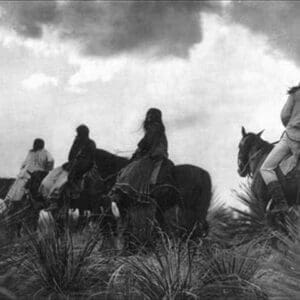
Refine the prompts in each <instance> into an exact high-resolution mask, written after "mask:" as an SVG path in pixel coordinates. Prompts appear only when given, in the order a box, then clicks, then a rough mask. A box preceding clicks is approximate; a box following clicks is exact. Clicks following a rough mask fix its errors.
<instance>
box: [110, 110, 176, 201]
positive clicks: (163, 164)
mask: <svg viewBox="0 0 300 300" xmlns="http://www.w3.org/2000/svg"><path fill="white" fill-rule="evenodd" d="M143 129H144V132H145V135H144V137H143V138H142V139H141V140H140V142H139V143H138V148H137V150H136V151H135V153H134V154H133V156H132V158H131V162H130V163H129V165H127V166H126V167H125V168H124V169H122V170H121V172H120V174H119V176H118V178H117V182H116V184H115V186H114V187H113V189H112V192H111V193H112V195H113V196H117V195H119V193H118V192H122V193H124V194H126V195H128V196H129V198H135V199H138V200H141V199H142V198H147V197H149V196H150V194H151V195H152V196H153V191H154V189H156V187H157V189H158V187H159V186H160V185H167V186H168V188H169V189H170V188H175V189H176V184H175V179H174V176H173V167H174V165H173V163H172V162H171V161H170V160H169V159H168V141H167V137H166V134H165V126H164V124H163V122H162V113H161V111H160V110H159V109H157V108H151V109H149V110H148V111H147V114H146V118H145V121H144V122H143ZM176 190H177V189H176Z"/></svg>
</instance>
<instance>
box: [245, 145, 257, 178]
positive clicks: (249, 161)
mask: <svg viewBox="0 0 300 300" xmlns="http://www.w3.org/2000/svg"><path fill="white" fill-rule="evenodd" d="M262 150H263V147H261V148H259V149H258V150H257V151H256V152H254V153H253V154H252V155H250V157H248V160H247V163H246V164H245V165H244V167H243V169H242V170H241V171H240V173H243V172H245V171H246V169H247V168H248V167H249V166H250V163H251V162H252V160H253V159H254V158H256V157H257V156H258V155H259V154H260V153H261V152H262ZM246 175H248V176H249V177H250V178H253V172H252V171H251V169H250V168H249V169H248V172H247V173H246Z"/></svg>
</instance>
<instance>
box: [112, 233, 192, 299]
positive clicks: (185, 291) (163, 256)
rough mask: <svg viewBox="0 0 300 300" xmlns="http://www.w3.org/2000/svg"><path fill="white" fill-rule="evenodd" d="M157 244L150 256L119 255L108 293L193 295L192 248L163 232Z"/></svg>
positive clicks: (157, 296)
mask: <svg viewBox="0 0 300 300" xmlns="http://www.w3.org/2000/svg"><path fill="white" fill-rule="evenodd" d="M159 245H160V246H159V247H157V249H154V252H153V254H152V255H150V256H146V255H141V254H140V255H136V256H132V257H127V258H123V259H122V264H121V266H120V267H119V268H118V269H117V270H116V271H115V272H114V274H113V275H112V277H111V280H110V284H109V287H108V294H109V295H112V294H113V295H114V297H117V295H118V294H123V295H124V294H125V295H127V296H126V297H125V299H130V298H132V299H133V298H136V299H153V300H154V299H166V300H167V299H168V300H171V299H172V300H173V299H196V298H197V296H196V294H195V293H194V286H193V278H195V274H196V273H197V269H196V268H195V265H193V261H194V256H195V254H196V252H197V251H195V248H194V249H192V248H191V247H190V245H189V242H188V241H185V242H183V241H179V240H177V241H176V240H174V239H171V238H170V237H169V236H167V235H165V234H163V233H161V235H160V242H159ZM128 286H130V287H131V288H130V289H128ZM113 291H114V292H113ZM116 291H118V292H117V293H116ZM122 299H124V298H122Z"/></svg>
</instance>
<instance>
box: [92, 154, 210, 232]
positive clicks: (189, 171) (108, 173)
mask: <svg viewBox="0 0 300 300" xmlns="http://www.w3.org/2000/svg"><path fill="white" fill-rule="evenodd" d="M128 163H129V160H128V159H126V158H124V157H120V156H116V155H114V154H111V153H109V152H107V151H104V150H101V149H97V154H96V164H97V168H98V172H99V174H100V177H101V178H102V184H103V183H104V186H105V187H106V188H105V191H104V193H107V192H108V191H109V190H110V189H111V187H112V186H113V184H114V183H115V181H116V177H117V174H118V172H119V171H120V170H121V169H122V168H123V167H125V166H126V165H127V164H128ZM174 174H175V177H176V180H177V182H178V184H179V192H180V195H181V198H182V201H180V203H163V204H162V203H161V202H160V201H157V205H158V209H159V211H160V212H161V213H162V214H164V213H165V212H166V210H167V209H168V208H170V207H172V206H174V204H178V206H179V207H180V211H181V226H183V227H184V228H185V230H186V231H187V232H190V231H191V230H193V229H194V230H195V231H198V232H199V231H201V232H199V233H198V234H197V235H198V236H199V235H206V234H207V232H208V224H207V222H206V216H207V211H208V208H209V206H210V201H211V196H212V192H211V179H210V176H209V174H208V172H207V171H205V170H203V169H201V168H199V167H196V166H192V165H177V166H175V170H174ZM195 227H196V229H195Z"/></svg>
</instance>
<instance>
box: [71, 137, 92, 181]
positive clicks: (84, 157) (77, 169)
mask: <svg viewBox="0 0 300 300" xmlns="http://www.w3.org/2000/svg"><path fill="white" fill-rule="evenodd" d="M95 152H96V144H95V142H94V141H93V140H91V139H89V138H86V139H79V138H78V137H77V138H76V139H75V141H74V143H73V145H72V147H71V150H70V152H69V171H70V173H69V181H73V180H79V179H81V178H82V176H83V175H84V174H85V173H86V172H87V171H89V170H90V169H91V168H92V166H93V164H94V161H95Z"/></svg>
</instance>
